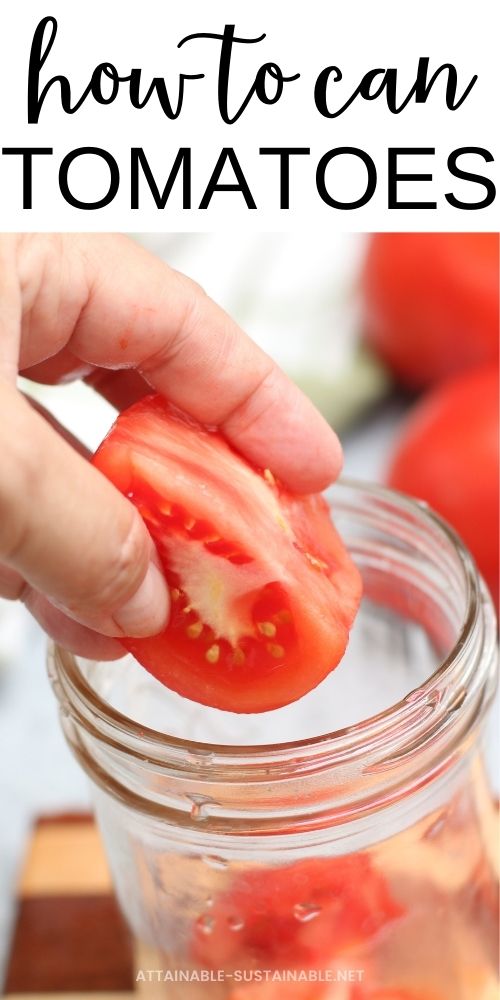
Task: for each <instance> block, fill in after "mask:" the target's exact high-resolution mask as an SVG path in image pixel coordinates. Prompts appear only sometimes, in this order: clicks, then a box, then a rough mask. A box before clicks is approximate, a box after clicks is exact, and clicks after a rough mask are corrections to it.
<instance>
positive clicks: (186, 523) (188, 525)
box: [184, 517, 196, 531]
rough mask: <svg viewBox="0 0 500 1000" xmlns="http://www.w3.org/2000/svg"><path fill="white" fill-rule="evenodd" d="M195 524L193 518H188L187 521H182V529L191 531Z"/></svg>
mask: <svg viewBox="0 0 500 1000" xmlns="http://www.w3.org/2000/svg"><path fill="white" fill-rule="evenodd" d="M195 524H196V518H194V517H188V518H187V520H186V521H184V527H185V529H186V531H191V528H194V526H195Z"/></svg>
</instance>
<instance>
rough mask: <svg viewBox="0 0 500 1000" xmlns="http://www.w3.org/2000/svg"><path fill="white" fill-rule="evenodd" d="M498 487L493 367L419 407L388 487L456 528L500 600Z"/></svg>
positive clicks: (447, 388) (459, 379)
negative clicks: (419, 501) (409, 496)
mask: <svg viewBox="0 0 500 1000" xmlns="http://www.w3.org/2000/svg"><path fill="white" fill-rule="evenodd" d="M498 480H499V468H498V373H497V372H496V370H495V369H494V368H493V367H491V368H489V367H488V368H482V369H477V370H475V371H472V372H469V373H467V374H465V375H460V376H458V377H456V378H454V379H452V380H450V381H449V382H446V383H445V384H444V385H441V386H438V387H436V388H435V389H434V390H433V391H432V392H431V393H429V395H428V396H426V397H424V399H423V400H421V401H420V402H419V403H418V404H417V405H416V407H415V408H414V409H413V411H412V412H411V413H410V416H409V419H408V421H407V423H406V425H405V426H404V427H403V430H402V432H401V437H400V439H399V443H398V445H397V447H396V452H395V454H394V456H393V458H392V463H391V466H390V469H389V474H388V482H389V484H390V485H391V486H393V487H394V488H395V489H398V490H402V491H403V492H404V493H409V494H412V495H413V496H416V497H419V498H420V499H422V500H426V501H427V503H428V504H430V506H431V507H433V508H434V510H436V511H437V512H438V513H439V514H441V515H442V517H444V518H445V519H446V520H447V521H449V523H450V524H451V525H453V527H454V528H455V529H456V531H457V532H458V533H459V535H461V537H462V538H463V540H464V542H465V543H466V545H467V546H468V547H469V549H470V551H471V552H472V554H473V556H474V557H475V559H476V562H477V564H478V566H479V569H480V571H481V573H482V574H483V576H484V578H485V580H486V582H487V584H488V586H489V587H490V589H491V591H492V593H493V594H494V596H496V597H498Z"/></svg>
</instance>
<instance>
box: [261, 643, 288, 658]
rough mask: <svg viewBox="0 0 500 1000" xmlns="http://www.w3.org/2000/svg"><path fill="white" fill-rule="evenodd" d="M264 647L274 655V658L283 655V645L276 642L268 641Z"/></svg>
mask: <svg viewBox="0 0 500 1000" xmlns="http://www.w3.org/2000/svg"><path fill="white" fill-rule="evenodd" d="M266 649H267V651H268V653H270V654H271V656H274V659H275V660H281V658H282V656H284V655H285V650H284V649H283V646H278V644H277V643H276V642H268V644H267V646H266Z"/></svg>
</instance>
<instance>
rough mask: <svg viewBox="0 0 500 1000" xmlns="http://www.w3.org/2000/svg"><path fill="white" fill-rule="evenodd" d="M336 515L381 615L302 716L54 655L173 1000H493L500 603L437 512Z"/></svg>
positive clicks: (358, 505) (58, 680)
mask: <svg viewBox="0 0 500 1000" xmlns="http://www.w3.org/2000/svg"><path fill="white" fill-rule="evenodd" d="M329 499H330V501H331V507H332V514H333V517H334V520H335V523H336V525H337V527H338V528H339V530H340V532H341V534H342V536H343V538H344V540H345V541H346V543H347V545H348V547H349V548H350V550H351V553H352V556H353V558H354V560H355V562H356V564H357V565H358V567H359V569H360V571H361V573H362V576H363V582H364V597H363V600H362V605H361V610H360V612H359V615H358V617H357V620H356V622H355V626H354V628H353V631H352V635H351V639H350V643H349V647H348V651H347V653H346V656H345V657H344V659H343V661H342V663H341V664H340V666H339V667H338V668H337V669H336V670H335V671H333V673H332V674H331V675H330V676H329V677H328V678H327V679H326V680H325V681H323V683H322V684H321V685H319V687H318V688H316V690H314V691H312V692H311V693H310V694H308V695H307V696H306V697H304V698H302V699H301V700H300V701H298V702H296V703H295V704H293V705H289V706H286V707H285V708H282V709H280V710H278V711H273V712H268V713H264V714H262V715H253V716H247V715H236V714H234V715H233V714H231V713H227V712H221V711H218V710H216V709H210V708H206V707H204V706H200V705H197V704H194V703H191V702H189V701H187V700H185V699H183V698H181V697H179V696H178V695H176V694H174V693H172V692H170V691H168V690H167V689H166V688H165V687H163V686H162V685H161V684H160V683H159V682H158V681H156V680H155V679H154V678H153V677H151V676H150V675H149V674H148V673H147V672H146V671H145V670H144V669H143V668H142V667H140V666H139V665H138V664H137V663H136V662H135V661H134V659H133V658H132V657H130V656H126V657H125V658H123V659H121V660H117V661H115V662H113V663H96V662H89V661H88V660H84V659H81V658H79V657H76V656H73V655H72V654H71V653H69V652H67V651H66V650H64V649H62V648H58V647H52V649H51V651H50V657H49V671H50V677H51V680H52V684H53V687H54V690H55V693H56V695H57V698H58V700H59V703H60V714H61V720H62V726H63V729H64V732H65V735H66V738H67V740H68V743H69V745H70V747H71V748H72V750H73V752H74V754H75V756H76V758H77V759H78V761H80V763H81V765H82V767H83V768H84V769H85V771H86V772H87V774H88V775H89V777H90V781H91V785H92V789H93V796H94V802H95V811H96V817H97V822H98V824H99V827H100V829H101V832H102V837H103V841H104V845H105V848H106V852H107V856H108V859H109V864H110V867H111V871H112V875H113V879H114V885H115V888H116V893H117V896H118V899H119V901H120V904H121V906H122V909H123V912H124V914H125V915H126V918H127V920H128V922H129V924H130V926H131V928H132V930H133V933H134V934H135V936H136V938H137V939H138V941H139V942H142V944H141V945H140V947H143V948H145V949H146V950H145V951H143V952H139V954H143V955H146V956H147V955H149V956H150V961H149V965H151V961H152V960H151V956H152V955H154V962H153V969H154V973H155V982H156V983H157V986H156V989H158V988H160V989H161V993H162V995H164V996H165V997H166V998H170V997H171V998H177V997H179V998H180V997H182V998H188V1000H198V998H199V1000H202V998H203V1000H204V998H210V1000H212V998H213V1000H218V998H220V1000H223V998H230V1000H492V998H493V997H495V996H497V992H496V990H497V985H495V984H498V979H497V975H498V973H497V969H498V964H497V954H496V950H497V945H498V907H497V897H496V892H497V880H498V879H497V871H496V864H497V859H496V857H495V855H496V842H497V826H496V820H497V815H496V808H495V802H494V798H493V795H492V792H491V790H490V787H489V783H488V776H487V771H486V768H485V764H484V759H483V742H484V740H483V736H484V730H485V719H486V716H487V711H488V708H489V707H490V705H491V702H492V699H493V695H494V691H495V685H496V670H497V657H496V625H495V616H494V611H493V607H492V603H491V599H490V597H489V595H488V593H487V591H486V589H485V587H484V585H483V583H482V581H481V580H480V578H478V575H477V572H476V569H475V566H474V563H473V561H472V559H471V557H470V556H469V554H468V552H467V551H466V550H465V549H464V547H463V545H462V544H461V542H460V540H459V539H458V538H457V536H456V535H455V534H454V533H453V532H452V531H451V530H450V528H449V527H447V525H445V524H444V523H443V522H442V521H441V520H440V519H439V518H437V517H436V516H435V515H434V514H433V513H432V512H431V511H430V510H429V509H428V508H427V507H426V506H425V505H423V504H420V503H417V502H413V501H411V500H409V499H407V498H405V497H403V496H402V495H399V494H396V493H393V492H389V491H386V490H383V489H381V488H376V487H371V486H364V485H359V484H355V483H351V482H343V483H341V484H338V485H336V486H335V487H334V488H333V489H332V490H331V492H330V494H329ZM307 596H308V595H307V593H304V600H305V601H306V600H307ZM148 949H149V951H148ZM150 973H151V969H150V968H148V964H147V961H146V960H145V963H144V962H143V965H142V967H141V965H140V964H139V967H138V969H137V978H138V979H139V980H145V981H146V982H147V981H148V979H149V980H150V979H151V975H150ZM160 974H161V975H160ZM158 983H161V986H160V987H159V986H158Z"/></svg>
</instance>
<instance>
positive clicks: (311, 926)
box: [193, 854, 404, 969]
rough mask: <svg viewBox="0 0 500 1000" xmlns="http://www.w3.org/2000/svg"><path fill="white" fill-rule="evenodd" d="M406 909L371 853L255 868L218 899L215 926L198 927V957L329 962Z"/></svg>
mask: <svg viewBox="0 0 500 1000" xmlns="http://www.w3.org/2000/svg"><path fill="white" fill-rule="evenodd" d="M403 912H404V911H403V909H402V907H401V906H400V905H399V903H397V902H396V901H395V900H394V899H393V898H392V896H391V894H390V892H389V889H388V886H387V884H386V882H385V879H384V878H383V876H382V875H381V874H380V873H379V872H378V871H377V870H376V869H375V868H374V867H373V865H372V863H371V861H370V859H369V857H368V856H367V855H365V854H353V855H348V856H346V857H339V858H313V859H311V860H304V861H301V862H298V863H296V864H293V865H286V866H283V867H281V868H275V869H273V870H269V869H265V870H259V869H256V870H252V871H249V872H247V873H245V875H242V876H241V877H240V878H239V879H238V878H237V879H235V881H234V882H233V885H232V886H231V887H230V888H229V889H228V890H227V892H225V893H223V894H222V895H221V896H220V897H219V898H218V899H216V901H215V905H214V906H213V908H212V909H211V910H210V917H211V924H212V929H211V933H210V935H209V936H207V935H205V934H204V925H203V922H202V923H201V925H200V924H198V925H197V926H196V931H195V937H194V942H193V950H194V956H195V959H196V961H198V962H199V963H200V964H201V965H203V966H205V967H208V968H224V967H226V966H231V967H233V966H235V967H236V968H240V969H244V968H266V969H267V968H278V969H286V968H296V969H297V968H298V969H310V968H315V969H316V968H325V967H327V966H328V965H331V963H332V962H333V960H334V959H336V958H337V957H338V956H339V955H341V954H343V953H344V952H347V951H348V949H351V948H353V947H356V946H358V945H360V944H363V943H364V942H365V941H367V940H368V939H369V938H371V937H373V936H374V935H375V934H376V933H377V931H379V930H380V929H381V928H382V927H384V926H385V925H386V924H387V923H388V922H389V921H391V920H394V919H395V918H397V917H400V916H401V915H402V914H403Z"/></svg>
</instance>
